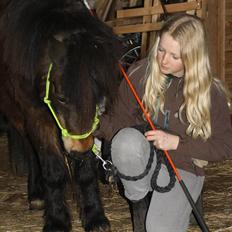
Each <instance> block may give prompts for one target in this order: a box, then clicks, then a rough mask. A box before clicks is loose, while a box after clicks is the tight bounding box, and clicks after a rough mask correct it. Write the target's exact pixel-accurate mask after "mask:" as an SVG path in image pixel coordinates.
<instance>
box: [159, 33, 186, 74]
mask: <svg viewBox="0 0 232 232" xmlns="http://www.w3.org/2000/svg"><path fill="white" fill-rule="evenodd" d="M157 59H158V65H159V68H160V71H161V73H163V74H172V75H174V76H176V77H183V76H184V65H183V62H182V59H181V54H180V44H179V43H178V42H177V41H176V40H174V39H173V38H172V36H170V35H169V34H168V33H164V34H163V35H162V36H161V38H160V42H159V45H158V51H157Z"/></svg>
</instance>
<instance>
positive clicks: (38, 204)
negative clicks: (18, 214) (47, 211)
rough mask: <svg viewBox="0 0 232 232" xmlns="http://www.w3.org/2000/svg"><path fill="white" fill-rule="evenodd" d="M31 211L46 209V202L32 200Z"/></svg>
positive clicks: (30, 203)
mask: <svg viewBox="0 0 232 232" xmlns="http://www.w3.org/2000/svg"><path fill="white" fill-rule="evenodd" d="M29 209H30V210H42V209H44V200H38V199H37V200H32V201H30V202H29Z"/></svg>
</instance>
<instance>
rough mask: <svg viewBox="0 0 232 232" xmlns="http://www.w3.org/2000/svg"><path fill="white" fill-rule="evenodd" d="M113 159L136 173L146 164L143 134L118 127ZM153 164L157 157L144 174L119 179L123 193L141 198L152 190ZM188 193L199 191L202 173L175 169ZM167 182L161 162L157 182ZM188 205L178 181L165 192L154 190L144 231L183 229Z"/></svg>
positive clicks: (124, 169) (122, 169)
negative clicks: (196, 173) (133, 177)
mask: <svg viewBox="0 0 232 232" xmlns="http://www.w3.org/2000/svg"><path fill="white" fill-rule="evenodd" d="M111 154H112V161H113V163H114V165H115V166H116V167H117V169H118V170H119V171H120V172H121V173H123V174H124V175H129V176H137V175H139V174H141V173H142V172H143V171H144V170H145V168H146V165H147V162H148V159H149V156H150V145H149V143H148V141H147V140H146V138H145V137H144V135H143V134H142V133H140V132H139V131H138V130H136V129H134V128H124V129H122V130H120V131H119V132H118V133H117V134H116V135H115V137H114V138H113V140H112V147H111ZM155 166H156V158H155V157H154V162H153V165H152V168H151V170H150V172H149V173H148V175H147V176H145V177H144V178H142V179H140V180H137V181H127V180H124V179H122V180H121V181H122V183H123V186H124V189H125V196H126V197H127V198H128V199H129V200H133V201H134V200H140V199H142V198H144V197H145V196H146V194H147V193H148V192H149V191H151V190H152V189H151V186H150V181H151V177H152V174H153V171H154V168H155ZM178 171H179V173H180V175H181V177H182V179H183V181H184V183H185V184H186V186H187V188H188V190H189V192H190V194H191V195H192V197H193V199H194V200H195V201H196V200H197V199H198V197H199V195H200V193H201V190H202V187H203V183H204V177H200V176H196V175H194V174H192V173H190V172H186V171H184V170H180V169H178ZM168 182H169V175H168V172H167V169H166V167H165V166H164V165H162V167H161V170H160V173H159V176H158V185H160V186H166V185H167V183H168ZM191 210H192V209H191V206H190V204H189V202H188V200H187V198H186V196H185V194H184V193H183V190H182V188H181V186H180V185H179V183H178V182H176V184H175V186H174V188H173V189H172V190H171V191H170V192H167V193H159V192H156V191H154V192H153V194H152V198H151V203H150V206H149V209H148V213H147V218H146V230H147V232H185V231H187V228H188V224H189V217H190V214H191Z"/></svg>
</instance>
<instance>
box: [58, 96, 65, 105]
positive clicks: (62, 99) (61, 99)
mask: <svg viewBox="0 0 232 232" xmlns="http://www.w3.org/2000/svg"><path fill="white" fill-rule="evenodd" d="M56 100H57V101H59V102H60V103H62V104H65V103H67V101H66V99H65V97H64V96H63V95H56Z"/></svg>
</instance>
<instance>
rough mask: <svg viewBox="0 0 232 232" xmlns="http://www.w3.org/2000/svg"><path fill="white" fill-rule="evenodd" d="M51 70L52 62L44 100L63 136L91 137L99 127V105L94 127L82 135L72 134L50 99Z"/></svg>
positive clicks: (73, 137) (79, 138)
mask: <svg viewBox="0 0 232 232" xmlns="http://www.w3.org/2000/svg"><path fill="white" fill-rule="evenodd" d="M51 70H52V63H51V64H50V65H49V68H48V73H47V79H46V93H45V97H44V102H45V103H46V104H47V106H48V108H49V110H50V111H51V113H52V115H53V117H54V119H55V121H56V123H57V125H58V127H59V128H60V130H61V133H62V136H63V137H70V138H72V139H77V140H81V139H86V138H87V137H89V136H90V135H91V134H92V133H93V132H94V131H95V130H96V128H97V125H98V124H99V117H98V115H99V107H98V106H96V114H95V117H94V120H93V124H92V128H91V130H90V131H88V132H86V133H84V134H80V135H73V134H70V133H69V132H68V130H67V129H66V128H63V127H62V125H61V123H60V121H59V119H58V117H57V115H56V113H55V111H54V109H53V108H52V105H51V100H50V99H49V91H50V80H49V79H50V74H51Z"/></svg>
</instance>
